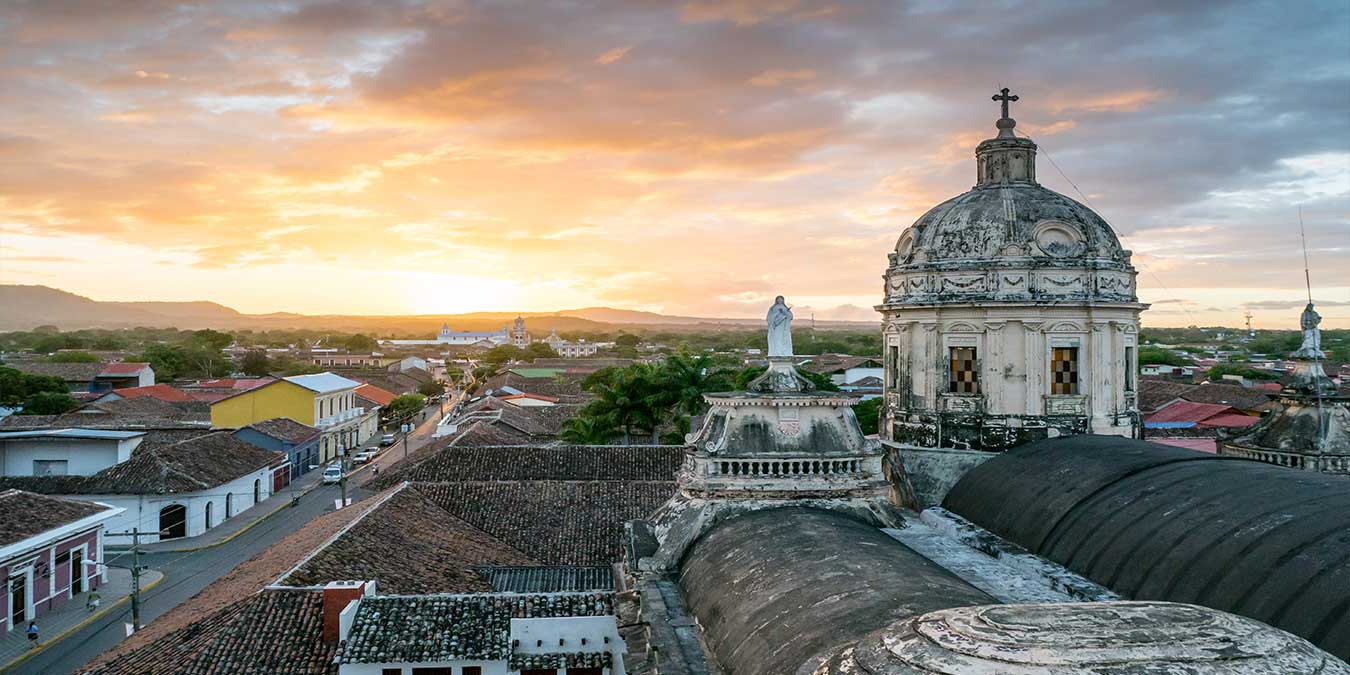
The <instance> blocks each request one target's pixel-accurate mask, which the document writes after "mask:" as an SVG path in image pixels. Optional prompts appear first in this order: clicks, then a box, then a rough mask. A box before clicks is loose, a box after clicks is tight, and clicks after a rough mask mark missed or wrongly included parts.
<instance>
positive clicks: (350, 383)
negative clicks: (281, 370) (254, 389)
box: [281, 373, 361, 394]
mask: <svg viewBox="0 0 1350 675" xmlns="http://www.w3.org/2000/svg"><path fill="white" fill-rule="evenodd" d="M281 379H283V380H286V381H287V382H290V383H291V384H295V385H299V386H301V387H304V388H306V389H308V390H310V391H313V392H317V393H320V394H327V393H329V392H333V391H342V390H343V389H355V388H357V387H359V386H361V383H360V382H357V381H356V380H349V379H347V378H345V377H343V376H341V375H334V374H333V373H314V374H313V375H292V376H290V377H283V378H281Z"/></svg>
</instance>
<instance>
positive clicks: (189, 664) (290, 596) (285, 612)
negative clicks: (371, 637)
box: [87, 590, 337, 675]
mask: <svg viewBox="0 0 1350 675" xmlns="http://www.w3.org/2000/svg"><path fill="white" fill-rule="evenodd" d="M322 635H323V594H322V593H321V592H319V591H307V590H264V591H261V592H258V593H254V594H253V595H249V596H247V597H245V598H244V599H243V600H240V601H238V602H236V603H234V604H232V605H229V606H227V607H225V608H224V609H221V610H218V611H216V612H214V613H212V614H210V615H209V616H207V617H205V618H202V619H200V620H198V621H194V622H192V623H190V624H188V625H186V626H183V627H182V628H179V629H178V630H175V631H173V632H172V633H169V634H168V635H166V636H164V637H162V638H160V639H158V640H155V641H153V642H151V643H149V644H147V645H145V646H143V647H141V648H139V649H136V650H133V651H131V652H129V653H126V654H124V655H122V656H120V657H118V658H116V659H113V660H111V661H107V662H104V663H103V664H101V665H98V666H96V667H94V668H93V669H92V670H89V671H87V673H88V674H89V675H186V674H191V675H244V674H248V675H263V674H278V675H280V674H282V673H284V674H285V675H328V674H330V673H336V672H337V668H336V667H334V665H333V657H334V654H335V653H336V651H337V645H336V644H335V643H325V642H324V641H323V639H322Z"/></svg>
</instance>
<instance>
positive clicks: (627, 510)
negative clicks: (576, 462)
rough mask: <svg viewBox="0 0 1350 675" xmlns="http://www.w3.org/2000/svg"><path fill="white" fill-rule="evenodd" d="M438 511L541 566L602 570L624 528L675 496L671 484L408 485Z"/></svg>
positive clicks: (618, 549) (619, 554) (615, 555)
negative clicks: (479, 531) (456, 518)
mask: <svg viewBox="0 0 1350 675" xmlns="http://www.w3.org/2000/svg"><path fill="white" fill-rule="evenodd" d="M414 487H416V488H417V490H418V491H420V492H422V493H423V494H425V495H427V496H428V497H429V498H430V499H431V500H432V501H433V502H435V503H436V505H437V506H440V507H441V508H443V509H445V510H446V511H447V512H449V513H450V514H451V515H453V516H456V517H458V518H460V519H461V520H464V521H465V522H467V523H469V524H470V525H473V526H475V527H477V528H478V529H480V530H483V531H484V532H487V533H488V534H490V535H492V536H494V537H496V538H497V539H500V540H502V541H503V542H505V543H506V544H508V545H510V546H511V547H512V548H515V549H516V550H518V551H520V552H522V553H524V554H526V555H528V556H530V557H532V558H534V559H536V560H538V561H539V562H541V563H544V564H547V565H603V564H608V563H615V562H619V561H620V560H622V558H623V542H622V540H623V524H624V523H625V522H627V521H629V520H637V519H644V518H648V517H650V516H651V514H652V512H653V511H655V510H656V509H657V507H659V506H661V505H662V504H664V503H665V502H666V500H668V499H669V498H670V497H671V495H673V494H674V493H675V483H674V481H665V482H656V481H617V480H608V481H561V480H519V481H504V482H503V481H473V482H446V483H415V484H414Z"/></svg>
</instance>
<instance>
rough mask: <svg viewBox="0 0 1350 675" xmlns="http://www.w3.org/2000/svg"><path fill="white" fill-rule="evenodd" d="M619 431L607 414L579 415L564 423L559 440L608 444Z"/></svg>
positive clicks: (586, 443) (573, 443)
mask: <svg viewBox="0 0 1350 675" xmlns="http://www.w3.org/2000/svg"><path fill="white" fill-rule="evenodd" d="M618 432H619V430H618V429H616V428H614V425H613V424H611V423H610V419H609V418H608V417H607V416H605V415H579V416H577V417H573V418H572V419H570V420H567V422H566V423H565V424H563V428H562V432H561V433H559V434H558V440H560V441H562V442H564V443H570V444H572V445H608V444H609V443H611V442H613V440H614V436H615V434H617V433H618Z"/></svg>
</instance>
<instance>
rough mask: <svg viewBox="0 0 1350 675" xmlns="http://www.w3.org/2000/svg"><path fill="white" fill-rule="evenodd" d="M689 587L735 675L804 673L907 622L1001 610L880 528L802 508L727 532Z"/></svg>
mask: <svg viewBox="0 0 1350 675" xmlns="http://www.w3.org/2000/svg"><path fill="white" fill-rule="evenodd" d="M680 584H681V586H682V588H683V589H684V593H685V596H686V599H687V601H688V605H689V608H690V609H691V610H692V611H693V613H694V614H695V615H696V616H697V617H698V621H699V624H700V625H701V626H702V627H703V630H704V636H705V637H706V638H707V641H708V645H709V647H710V648H711V649H712V652H713V654H714V656H715V657H716V659H717V662H718V663H719V664H720V665H721V666H722V669H723V670H724V671H725V672H726V673H728V675H754V674H758V673H762V674H765V675H781V674H782V673H796V672H797V671H798V668H800V667H801V666H802V665H803V664H804V663H806V661H807V660H809V659H811V658H812V657H814V656H817V655H822V656H823V655H824V654H822V653H823V652H827V651H829V650H831V649H833V648H835V647H838V646H841V645H844V644H846V643H849V642H853V641H855V640H858V639H860V638H862V637H863V636H864V635H866V634H867V633H868V632H870V631H873V630H875V629H878V628H881V627H883V626H885V625H887V624H889V623H891V622H892V621H895V620H897V619H901V618H904V617H907V616H913V615H917V614H922V613H925V612H929V611H932V610H935V609H945V608H948V607H962V606H966V605H981V604H990V603H994V602H997V601H996V600H994V599H993V598H991V597H989V596H988V595H986V594H985V593H984V592H982V591H980V590H977V589H976V588H974V587H973V586H971V585H969V584H967V583H966V582H964V581H962V580H961V579H959V578H957V577H956V576H955V575H953V574H952V573H950V572H948V571H946V570H945V569H943V568H941V567H938V566H937V565H936V564H934V563H932V562H930V561H929V560H928V559H927V558H924V557H923V556H921V555H919V554H918V553H916V552H914V551H913V550H912V549H910V548H909V547H907V546H905V545H904V544H901V543H900V542H898V541H896V540H894V539H892V538H891V537H888V536H886V534H885V533H884V532H882V531H880V530H878V529H877V528H875V527H872V526H869V525H866V524H864V523H861V522H859V521H856V520H853V519H851V518H849V517H848V516H845V515H841V514H837V513H832V512H829V511H822V510H817V509H809V508H800V507H784V508H778V509H770V510H764V511H756V512H753V513H748V514H745V515H740V516H736V517H734V518H732V519H730V520H728V521H726V522H724V523H722V524H719V525H718V526H716V527H715V528H713V529H712V531H710V532H708V533H707V534H705V535H704V536H703V537H702V538H701V539H699V540H698V541H697V542H695V543H694V545H693V546H692V547H691V548H690V550H689V554H688V555H687V556H685V559H684V561H683V562H682V563H681V568H680Z"/></svg>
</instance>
